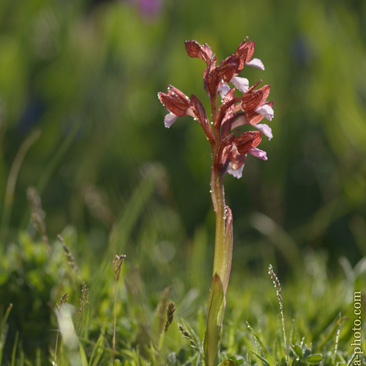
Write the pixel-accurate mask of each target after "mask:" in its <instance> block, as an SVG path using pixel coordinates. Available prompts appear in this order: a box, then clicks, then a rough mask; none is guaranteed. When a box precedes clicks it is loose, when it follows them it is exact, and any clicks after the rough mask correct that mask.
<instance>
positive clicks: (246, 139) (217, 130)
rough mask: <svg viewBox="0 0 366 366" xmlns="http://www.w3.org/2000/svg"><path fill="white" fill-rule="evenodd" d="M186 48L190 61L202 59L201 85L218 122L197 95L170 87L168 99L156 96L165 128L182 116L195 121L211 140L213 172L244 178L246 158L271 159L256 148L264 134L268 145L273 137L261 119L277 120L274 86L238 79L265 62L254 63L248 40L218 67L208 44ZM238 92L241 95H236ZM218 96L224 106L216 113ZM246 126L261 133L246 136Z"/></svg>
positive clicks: (251, 47) (248, 133)
mask: <svg viewBox="0 0 366 366" xmlns="http://www.w3.org/2000/svg"><path fill="white" fill-rule="evenodd" d="M185 47H186V51H187V54H188V56H190V57H195V58H199V59H202V60H203V61H204V62H205V63H206V68H205V70H204V73H203V84H204V88H205V90H206V91H207V93H208V95H209V98H210V101H211V108H212V109H213V110H212V113H211V115H212V116H213V119H214V120H213V123H212V125H211V124H210V122H209V121H208V118H207V113H206V111H205V109H204V107H203V105H202V103H201V102H200V101H199V100H198V98H197V97H196V96H194V95H191V97H190V98H188V97H187V96H186V95H185V94H184V93H182V92H181V91H180V90H178V89H177V88H174V87H173V86H169V87H168V93H167V94H165V93H161V92H160V93H159V94H158V95H159V99H160V102H161V103H162V104H163V105H164V106H165V107H166V109H167V110H168V111H169V113H168V114H167V115H166V116H165V118H164V124H165V126H166V127H170V126H171V125H172V124H173V123H174V122H175V121H176V120H177V118H178V117H182V116H187V115H188V116H191V117H193V118H194V119H195V120H197V121H198V122H199V124H200V125H201V126H202V128H203V130H204V132H205V134H206V137H207V139H208V140H209V141H210V144H211V148H212V155H213V160H214V161H213V164H214V167H216V169H217V170H218V171H220V172H221V174H222V175H224V174H225V173H229V174H231V175H233V176H235V177H237V178H240V177H241V176H242V170H243V168H244V165H245V162H246V159H247V155H248V154H250V155H252V156H255V157H257V158H259V159H262V160H267V154H266V152H265V151H263V150H260V149H258V148H257V146H258V145H259V143H260V142H261V136H262V134H264V135H265V136H267V137H268V139H269V140H270V139H271V138H272V137H273V136H272V130H271V128H270V127H269V126H268V125H267V124H263V123H259V122H261V121H262V119H263V118H265V119H267V120H268V121H271V120H272V119H273V116H274V111H273V108H272V107H273V102H269V101H267V98H268V96H269V93H270V85H264V86H262V87H260V88H258V89H256V88H257V87H258V85H259V84H260V82H258V83H256V84H254V85H253V86H251V87H250V85H249V80H248V79H246V78H244V77H240V76H239V74H240V72H241V71H242V70H243V69H244V67H245V66H252V67H256V68H259V69H261V70H264V65H263V62H262V61H261V60H260V59H258V58H253V54H254V50H255V43H254V42H251V41H249V40H248V38H245V39H244V41H243V42H242V43H241V44H240V45H239V47H238V48H237V49H236V51H235V53H233V54H232V55H230V56H228V57H226V58H225V59H224V60H222V61H221V62H220V63H219V64H217V57H216V55H215V54H214V53H213V52H212V50H211V48H210V46H209V45H208V44H206V43H205V44H203V45H201V44H199V43H198V42H196V41H186V42H185ZM229 83H230V84H232V86H233V87H230V86H229ZM237 92H240V93H241V94H242V95H241V96H236V93H237ZM218 94H220V96H221V99H222V103H221V105H220V106H219V107H218V108H217V107H216V105H217V96H218ZM243 126H253V127H254V128H256V129H257V131H243Z"/></svg>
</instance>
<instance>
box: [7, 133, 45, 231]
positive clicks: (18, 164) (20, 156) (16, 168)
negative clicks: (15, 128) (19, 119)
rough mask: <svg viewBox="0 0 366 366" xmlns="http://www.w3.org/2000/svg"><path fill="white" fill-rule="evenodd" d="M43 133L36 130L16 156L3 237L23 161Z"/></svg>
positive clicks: (11, 169)
mask: <svg viewBox="0 0 366 366" xmlns="http://www.w3.org/2000/svg"><path fill="white" fill-rule="evenodd" d="M40 135H41V131H40V130H39V129H37V130H34V131H33V132H32V133H31V134H30V135H29V136H28V137H27V138H26V139H25V140H24V142H23V143H22V144H21V145H20V148H19V150H18V152H17V154H16V155H15V158H14V161H13V164H12V166H11V168H10V172H9V177H8V181H7V183H6V188H5V198H4V208H3V214H2V220H1V228H2V230H1V231H2V236H3V237H4V236H5V235H6V232H7V230H8V225H9V221H10V217H11V211H12V206H13V201H14V191H15V185H16V182H17V179H18V174H19V170H20V168H21V166H22V163H23V160H24V158H25V156H26V155H27V152H28V150H29V149H30V147H31V146H32V145H33V144H34V143H35V142H36V141H37V139H38V138H39V137H40Z"/></svg>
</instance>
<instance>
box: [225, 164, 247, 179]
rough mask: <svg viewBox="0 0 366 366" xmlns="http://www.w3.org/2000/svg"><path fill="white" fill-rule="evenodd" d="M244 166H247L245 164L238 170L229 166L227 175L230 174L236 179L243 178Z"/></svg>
mask: <svg viewBox="0 0 366 366" xmlns="http://www.w3.org/2000/svg"><path fill="white" fill-rule="evenodd" d="M244 165H245V164H243V165H242V166H241V167H240V168H238V169H231V167H230V164H229V166H228V168H227V173H229V174H231V175H232V176H233V177H235V178H238V179H239V178H241V176H242V173H243V169H244Z"/></svg>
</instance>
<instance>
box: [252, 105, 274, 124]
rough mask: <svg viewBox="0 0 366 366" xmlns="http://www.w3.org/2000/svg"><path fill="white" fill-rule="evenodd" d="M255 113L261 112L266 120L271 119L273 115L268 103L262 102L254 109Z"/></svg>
mask: <svg viewBox="0 0 366 366" xmlns="http://www.w3.org/2000/svg"><path fill="white" fill-rule="evenodd" d="M255 111H256V112H257V113H259V114H261V115H262V116H263V117H264V118H266V119H268V121H272V118H273V116H274V110H273V108H272V107H271V106H269V105H268V104H263V105H262V106H261V107H259V108H257V109H256V110H255Z"/></svg>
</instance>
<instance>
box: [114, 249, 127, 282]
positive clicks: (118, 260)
mask: <svg viewBox="0 0 366 366" xmlns="http://www.w3.org/2000/svg"><path fill="white" fill-rule="evenodd" d="M125 258H126V255H125V254H121V255H118V254H116V256H115V257H114V259H113V268H114V279H115V280H116V281H118V280H119V275H120V274H121V267H122V263H123V260H124V259H125Z"/></svg>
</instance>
